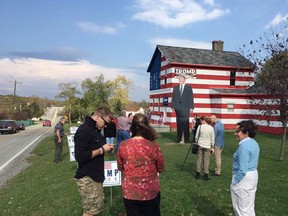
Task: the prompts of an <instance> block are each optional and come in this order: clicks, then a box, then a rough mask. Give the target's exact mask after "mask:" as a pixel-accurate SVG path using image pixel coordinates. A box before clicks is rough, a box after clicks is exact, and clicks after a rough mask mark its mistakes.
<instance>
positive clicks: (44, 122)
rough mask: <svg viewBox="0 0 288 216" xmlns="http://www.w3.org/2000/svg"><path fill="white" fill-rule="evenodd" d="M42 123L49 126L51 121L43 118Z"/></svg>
mask: <svg viewBox="0 0 288 216" xmlns="http://www.w3.org/2000/svg"><path fill="white" fill-rule="evenodd" d="M42 124H43V127H48V126H49V127H51V124H52V122H51V121H50V120H48V119H45V120H43V122H42Z"/></svg>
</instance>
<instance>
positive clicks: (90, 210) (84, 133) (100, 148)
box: [74, 107, 114, 216]
mask: <svg viewBox="0 0 288 216" xmlns="http://www.w3.org/2000/svg"><path fill="white" fill-rule="evenodd" d="M111 116H112V113H111V111H110V110H109V109H108V108H107V107H100V108H98V109H97V110H96V111H95V112H94V113H93V114H92V115H91V116H87V117H86V119H85V122H84V123H83V124H82V125H80V127H79V128H78V130H77V131H76V133H75V136H74V142H75V159H76V161H77V162H78V169H77V171H76V175H75V179H76V180H77V185H78V190H79V193H80V196H81V199H82V203H83V216H89V215H96V214H98V213H99V212H101V211H102V209H103V206H104V193H103V182H104V179H105V177H104V153H105V152H108V151H111V150H113V148H114V145H112V144H105V138H104V137H103V136H102V135H101V129H102V128H104V127H105V126H106V125H107V124H109V123H110V122H111Z"/></svg>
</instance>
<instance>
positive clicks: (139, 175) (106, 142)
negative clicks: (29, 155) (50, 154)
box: [54, 76, 260, 216]
mask: <svg viewBox="0 0 288 216" xmlns="http://www.w3.org/2000/svg"><path fill="white" fill-rule="evenodd" d="M179 82H180V85H179V86H175V87H174V88H173V98H172V105H171V107H172V109H173V111H175V112H176V120H177V142H178V143H181V141H182V135H183V134H184V142H186V143H188V142H189V134H190V132H189V116H190V113H191V112H192V111H193V109H194V101H193V91H192V88H191V87H190V86H188V85H185V76H179ZM181 85H182V86H181ZM174 91H175V92H174ZM191 94H192V95H191ZM189 95H190V96H189ZM185 97H187V98H186V99H185ZM187 101H188V102H187ZM186 102H187V104H186ZM195 116H196V118H195V124H194V130H193V134H194V136H193V142H197V143H198V144H199V150H198V153H197V166H196V175H195V178H196V179H199V178H200V175H201V169H202V164H203V165H204V176H203V179H204V180H209V177H208V176H209V163H210V155H211V154H213V153H214V155H215V171H214V172H213V173H212V175H214V176H221V154H222V151H223V148H224V125H223V124H222V123H221V122H220V121H219V120H218V119H217V117H216V115H211V116H210V117H207V116H201V117H199V116H198V115H195ZM187 118H188V120H187ZM64 122H65V119H62V118H61V119H60V121H59V123H58V124H57V125H56V126H55V130H54V142H55V147H56V148H55V163H57V162H59V161H60V160H61V158H60V156H59V155H61V151H62V137H63V136H64V130H63V124H64ZM117 123H118V128H117V129H116V125H115V123H114V122H113V117H112V113H111V111H110V109H108V108H107V107H99V108H98V109H96V111H95V112H93V114H92V115H91V116H87V117H86V119H85V122H84V123H83V124H82V125H80V127H79V128H78V129H77V131H76V133H75V136H74V142H75V159H76V161H77V162H78V166H77V171H76V174H75V177H74V178H75V180H76V182H77V186H78V191H79V194H80V197H81V199H82V206H83V216H92V215H97V214H98V213H100V212H101V211H102V210H103V206H104V191H103V182H104V179H105V177H104V155H105V153H106V152H110V151H114V150H115V145H114V138H115V137H117V142H116V149H117V164H118V170H119V171H121V172H122V194H123V201H124V205H125V209H126V213H127V216H138V215H139V216H148V215H149V216H160V199H161V198H160V183H159V173H162V172H163V171H164V169H165V162H164V158H163V155H162V152H161V149H160V146H159V145H158V144H157V142H155V140H156V139H157V133H156V131H155V130H154V129H153V128H152V126H151V125H150V123H149V119H148V118H147V116H146V115H144V114H140V113H137V114H135V115H134V116H133V115H132V113H131V114H129V116H126V112H124V111H123V112H121V115H120V116H119V117H118V118H117ZM256 129H257V126H256V125H255V124H254V122H253V121H251V120H248V121H241V122H239V123H238V124H237V125H236V130H235V136H236V138H237V139H238V140H239V146H238V149H237V150H236V152H235V153H234V154H233V169H232V183H231V186H230V192H231V199H232V204H233V209H234V212H235V214H236V215H237V216H240V215H252V216H253V215H255V210H254V202H255V194H256V190H257V184H258V172H257V167H258V160H259V152H260V150H259V146H258V144H257V142H256V141H255V140H254V139H253V138H254V137H255V135H256ZM103 131H104V136H103ZM116 133H117V135H116ZM120 143H121V145H120Z"/></svg>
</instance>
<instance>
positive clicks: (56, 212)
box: [0, 132, 288, 216]
mask: <svg viewBox="0 0 288 216" xmlns="http://www.w3.org/2000/svg"><path fill="white" fill-rule="evenodd" d="M175 138H176V134H175V133H161V134H159V139H158V140H157V141H158V143H159V144H160V146H161V149H162V152H163V155H164V159H165V163H166V169H165V171H164V173H162V174H160V184H161V213H162V215H163V216H170V215H171V216H176V215H179V216H184V215H185V216H190V215H195V216H197V215H211V216H212V215H233V210H232V204H231V199H230V192H229V186H230V182H231V167H232V154H233V153H234V151H235V150H236V148H237V145H238V141H236V139H235V137H234V134H233V133H232V132H226V133H225V144H226V145H225V149H224V150H223V156H222V157H223V159H222V166H223V167H222V175H221V176H220V177H213V176H211V177H210V178H211V180H210V181H208V182H207V181H203V180H202V179H199V180H195V179H194V173H195V172H196V156H195V155H192V154H191V153H189V155H188V158H187V161H186V163H185V165H184V168H183V171H182V173H180V170H181V167H182V165H183V162H184V160H185V157H186V154H187V152H188V149H189V147H190V145H187V144H185V145H184V144H183V145H179V144H175V143H174V140H175ZM280 139H281V137H280V136H272V135H266V134H257V136H256V140H257V141H258V143H259V145H260V149H261V152H260V160H259V167H258V171H259V183H258V190H257V193H256V214H257V215H261V216H262V215H275V216H279V215H287V214H288V210H287V209H288V200H287V198H288V195H287V192H288V184H287V179H288V172H287V169H288V168H287V167H288V166H287V165H288V162H287V160H288V158H287V154H286V161H284V162H279V161H278V158H279V151H280ZM65 143H66V144H65V147H64V152H63V157H64V160H63V162H62V163H59V164H54V163H53V157H54V143H53V139H52V137H49V138H46V139H44V140H43V141H42V142H41V143H40V144H39V145H38V146H37V147H36V148H35V150H34V152H33V153H34V155H33V156H31V157H30V158H28V159H27V160H28V161H29V163H31V166H30V167H29V168H27V169H26V170H25V171H24V172H22V173H20V174H18V175H17V176H16V177H14V178H13V179H12V180H11V181H10V182H8V184H7V185H6V186H5V187H4V188H2V189H1V190H0V215H3V216H10V215H11V216H16V215H23V216H40V215H41V216H74V215H75V216H76V215H77V216H79V215H82V209H81V201H80V198H79V194H78V191H77V187H76V183H75V180H74V179H73V176H74V174H75V170H76V167H77V165H76V162H70V161H69V153H68V144H67V142H66V140H65ZM106 160H116V156H113V155H108V156H107V157H106ZM213 169H214V157H212V159H211V163H210V171H211V172H212V171H213ZM104 190H105V197H106V199H105V209H104V211H103V212H102V214H101V215H102V216H104V215H106V216H114V215H115V216H118V215H123V216H124V215H125V208H124V204H123V201H122V194H121V187H120V186H118V187H112V206H111V205H110V190H111V188H105V189H104Z"/></svg>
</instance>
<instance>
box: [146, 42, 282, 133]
mask: <svg viewBox="0 0 288 216" xmlns="http://www.w3.org/2000/svg"><path fill="white" fill-rule="evenodd" d="M147 72H149V73H150V109H151V122H152V123H155V124H157V123H159V120H161V122H163V123H164V124H165V125H169V126H170V129H172V130H173V129H176V114H175V113H172V110H171V106H170V105H171V98H172V89H173V87H174V86H175V85H178V75H179V74H184V75H185V76H186V84H187V85H190V86H192V88H193V93H194V104H195V109H194V113H197V114H199V115H200V116H201V115H207V116H209V115H211V114H215V115H217V117H218V118H219V119H220V120H221V122H222V123H223V124H224V125H225V129H231V130H232V129H234V128H235V124H236V123H237V122H239V121H241V120H247V119H251V120H254V121H255V122H256V123H257V124H258V126H259V131H262V132H269V133H273V134H281V133H282V124H281V122H279V121H277V119H276V117H275V118H274V119H272V121H270V124H269V126H268V125H267V119H266V118H265V117H264V116H261V115H260V112H259V105H255V103H254V101H255V100H258V99H265V98H268V97H267V95H266V94H265V93H262V92H259V89H257V88H256V87H255V86H254V69H253V64H252V63H251V62H250V61H249V60H247V59H246V58H245V57H243V56H242V55H241V54H239V53H238V52H231V51H223V41H213V42H212V50H205V49H194V48H184V47H173V46H163V45H157V46H156V50H155V52H154V54H153V57H152V59H151V62H150V64H149V67H148V70H147ZM193 116H194V114H191V115H190V122H192V118H193ZM259 116H260V117H259Z"/></svg>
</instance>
